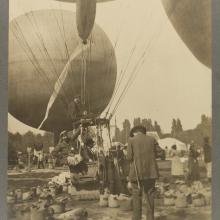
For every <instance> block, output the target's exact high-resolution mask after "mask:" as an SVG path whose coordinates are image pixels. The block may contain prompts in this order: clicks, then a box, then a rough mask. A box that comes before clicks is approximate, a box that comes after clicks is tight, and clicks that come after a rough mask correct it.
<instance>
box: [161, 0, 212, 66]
mask: <svg viewBox="0 0 220 220" xmlns="http://www.w3.org/2000/svg"><path fill="white" fill-rule="evenodd" d="M162 3H163V6H164V8H165V11H166V13H167V15H168V17H169V19H170V21H171V23H172V24H173V26H174V28H175V29H176V31H177V33H178V34H179V36H180V37H181V39H182V40H183V41H184V43H185V44H186V45H187V47H188V48H189V49H190V51H191V52H192V53H193V55H194V56H195V57H196V58H197V59H198V60H199V61H200V62H201V63H203V64H204V65H206V66H207V67H209V68H210V67H211V36H212V34H211V0H162Z"/></svg>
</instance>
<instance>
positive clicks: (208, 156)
mask: <svg viewBox="0 0 220 220" xmlns="http://www.w3.org/2000/svg"><path fill="white" fill-rule="evenodd" d="M203 151H204V161H205V163H210V162H211V161H212V150H211V146H210V145H209V144H208V143H205V144H204V146H203Z"/></svg>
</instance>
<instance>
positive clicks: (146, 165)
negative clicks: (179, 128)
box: [127, 126, 159, 220]
mask: <svg viewBox="0 0 220 220" xmlns="http://www.w3.org/2000/svg"><path fill="white" fill-rule="evenodd" d="M132 131H133V132H132V133H133V135H134V137H132V138H130V139H129V142H128V151H127V159H128V160H129V161H130V172H129V185H128V186H129V187H130V188H131V189H132V198H133V216H132V220H141V218H142V194H143V193H144V195H145V198H146V216H147V220H153V219H154V188H155V181H156V179H157V178H158V175H159V173H158V167H157V162H156V140H155V139H154V138H153V137H151V136H148V135H146V128H145V127H143V126H137V127H134V128H133V129H132Z"/></svg>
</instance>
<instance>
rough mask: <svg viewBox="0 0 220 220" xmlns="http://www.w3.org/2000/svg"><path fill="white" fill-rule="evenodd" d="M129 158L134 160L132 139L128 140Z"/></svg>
mask: <svg viewBox="0 0 220 220" xmlns="http://www.w3.org/2000/svg"><path fill="white" fill-rule="evenodd" d="M127 159H128V160H129V161H132V160H133V150H132V143H131V139H129V140H128V149H127Z"/></svg>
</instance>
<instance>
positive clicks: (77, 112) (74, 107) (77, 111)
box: [68, 96, 82, 129]
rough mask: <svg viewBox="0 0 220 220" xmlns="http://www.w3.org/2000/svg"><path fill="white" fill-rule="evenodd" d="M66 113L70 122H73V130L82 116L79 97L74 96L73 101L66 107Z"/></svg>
mask: <svg viewBox="0 0 220 220" xmlns="http://www.w3.org/2000/svg"><path fill="white" fill-rule="evenodd" d="M68 113H69V117H70V120H72V121H73V129H75V128H76V127H78V125H79V121H80V119H81V116H82V106H81V101H80V96H75V97H74V99H73V101H72V102H70V103H69V105H68Z"/></svg>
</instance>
